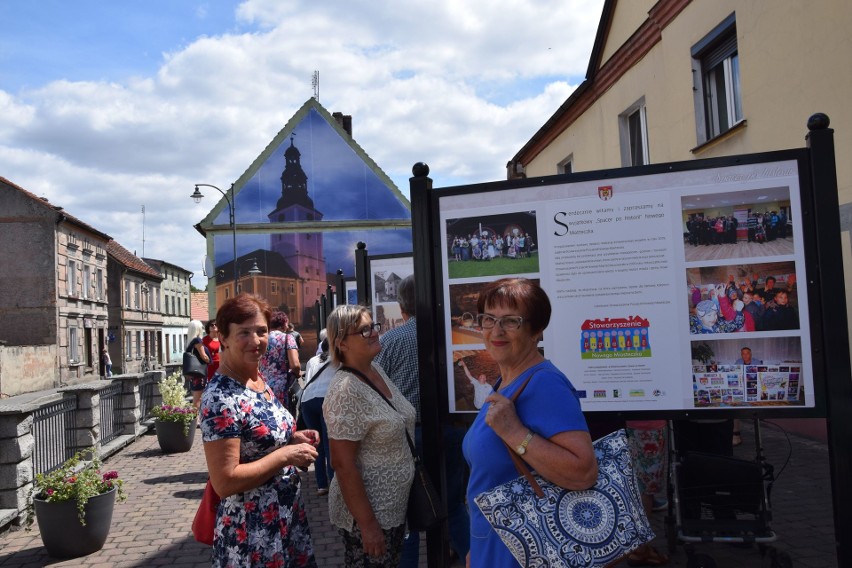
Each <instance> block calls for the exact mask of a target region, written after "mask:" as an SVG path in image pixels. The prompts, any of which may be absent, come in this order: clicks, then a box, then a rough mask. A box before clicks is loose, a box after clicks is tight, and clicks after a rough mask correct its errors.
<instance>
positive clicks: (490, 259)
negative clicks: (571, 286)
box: [445, 211, 539, 412]
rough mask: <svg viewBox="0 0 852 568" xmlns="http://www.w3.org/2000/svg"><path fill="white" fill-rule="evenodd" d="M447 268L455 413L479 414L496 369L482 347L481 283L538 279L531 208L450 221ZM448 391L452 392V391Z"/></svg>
mask: <svg viewBox="0 0 852 568" xmlns="http://www.w3.org/2000/svg"><path fill="white" fill-rule="evenodd" d="M445 228H446V241H447V242H446V253H445V254H446V259H447V262H446V270H445V273H446V274H447V276H448V278H449V281H450V283H449V306H448V307H449V313H450V321H449V322H448V325H447V329H448V330H450V337H449V338H448V339H449V340H450V343H451V345H452V361H451V362H448V364H449V363H451V364H452V369H453V386H454V391H455V392H454V401H451V404H452V403H453V402H454V404H455V411H456V412H477V411H478V410H479V409H480V408H481V407H482V405H483V404H484V402H485V398H486V397H487V396H488V395H489V394H491V392H492V390H493V385H494V383H495V382H496V381H497V379H498V376H499V374H500V371H499V369H498V367H497V364H496V363H495V362H494V360H493V359H492V358H491V357H490V356H489V355H488V353H487V352H486V351H485V345H484V343H483V339H482V329H481V328H480V327H479V324H478V318H477V316H478V315H479V311H478V309H477V300H478V299H479V291H480V290H481V289H482V287H483V285H485V284H487V283H490V282H493V281H495V280H498V279H500V278H504V277H512V276H519V277H521V276H522V277H525V278H530V279H532V280H535V281H536V282H538V278H537V275H538V273H539V254H538V252H539V251H538V245H537V243H538V225H537V222H536V213H535V211H518V212H514V213H503V214H497V215H482V216H477V217H465V218H457V219H448V220H446V223H445ZM451 394H452V393H451Z"/></svg>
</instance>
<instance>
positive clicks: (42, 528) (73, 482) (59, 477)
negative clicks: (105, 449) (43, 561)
mask: <svg viewBox="0 0 852 568" xmlns="http://www.w3.org/2000/svg"><path fill="white" fill-rule="evenodd" d="M86 455H88V457H91V460H90V461H87V462H84V461H83V457H84V456H86ZM122 483H123V482H122V480H121V479H119V478H118V472H116V471H102V470H101V461H100V460H99V459H98V457H97V456H96V455H94V449H89V450H83V451H80V452H77V454H75V455H74V456H73V457H72V458H70V459H69V460H67V461H66V462H65V463H63V464H62V466H60V467H59V468H58V469H55V470H53V471H51V472H49V473H39V474H38V475H36V479H35V483H34V484H33V488H32V490H31V492H30V510H29V511H28V514H27V524H31V523H32V521H33V511H34V512H35V518H36V520H37V521H38V528H39V532H40V534H41V540H42V542H43V543H44V547H45V548H46V549H47V553H48V554H50V555H51V556H53V557H57V558H75V557H78V556H85V555H87V554H91V553H93V552H96V551H98V550H100V549H101V548H103V546H104V543H105V542H106V539H107V536H108V535H109V529H110V525H111V523H112V511H113V507H114V506H115V501H116V498H117V499H118V500H119V501H123V500H124V499H125V498H126V496H125V494H124V489H123V487H122Z"/></svg>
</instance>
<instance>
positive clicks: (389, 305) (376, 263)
mask: <svg viewBox="0 0 852 568" xmlns="http://www.w3.org/2000/svg"><path fill="white" fill-rule="evenodd" d="M367 264H368V266H369V276H370V301H369V305H370V307H371V309H372V311H373V321H374V322H376V323H380V324H382V328H381V330H379V335H384V334H385V333H387V332H388V331H390V330H392V329H394V328H396V327H399V326H401V325H402V324H403V323H404V322H403V320H402V311H401V310H400V308H399V297H398V295H397V288H398V286H399V283H400V282H401V281H402V280H403V279H404V278H406V277H408V276H411V275H412V274H413V273H414V260H413V258H412V256H411V253H404V254H388V255H375V256H367Z"/></svg>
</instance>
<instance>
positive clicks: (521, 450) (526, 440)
mask: <svg viewBox="0 0 852 568" xmlns="http://www.w3.org/2000/svg"><path fill="white" fill-rule="evenodd" d="M534 435H535V434H534V433H533V431H532V430H529V431H527V437H526V438H524V441H523V442H521V445H520V446H518V447H517V448H515V453H516V454H518V455H519V456H522V455H524V454H525V453H527V446H528V445H529V443H530V440H532V438H533V436H534Z"/></svg>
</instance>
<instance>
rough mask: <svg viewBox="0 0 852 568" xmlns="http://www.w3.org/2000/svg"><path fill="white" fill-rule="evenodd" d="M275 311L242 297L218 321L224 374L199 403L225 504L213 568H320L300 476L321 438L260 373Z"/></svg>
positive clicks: (210, 463) (208, 451)
mask: <svg viewBox="0 0 852 568" xmlns="http://www.w3.org/2000/svg"><path fill="white" fill-rule="evenodd" d="M270 317H271V309H270V307H269V305H268V304H267V303H266V302H264V301H263V300H262V299H261V298H259V297H257V296H254V295H251V294H240V295H238V296H236V297H234V298H232V299H230V300H228V301H227V302H225V303H224V304H223V305H222V307H221V308H219V312H218V315H217V317H216V323H217V327H218V328H219V341H220V343H221V348H222V353H221V362H220V366H219V371H218V372H217V373H216V374H215V375H214V376H213V379H212V380H211V381H210V383H209V384H208V385H207V388H206V389H205V391H204V395H203V397H202V401H201V432H202V436H203V440H204V454H205V456H206V458H207V469H208V470H209V472H210V482H211V483H212V484H213V489H215V490H216V493H218V494H219V495H220V496H221V498H222V502H221V503H220V505H219V508H218V510H217V513H216V529H215V530H214V533H213V566H214V567H217V568H219V567H221V568H224V567H238V566H239V567H243V566H249V567H255V566H257V567H261V566H264V567H265V566H277V567H281V568H290V567H297V566H307V567H316V561H315V560H314V554H313V546H312V544H311V535H310V530H309V528H308V519H307V516H306V514H305V507H304V504H303V502H302V496H301V491H300V484H301V480H300V477H299V472H298V470H297V468H307V467H308V466H309V465H311V464H312V463H313V462H314V460H316V457H317V451H316V448H315V447H316V445H317V444H318V443H319V434H318V433H317V431H316V430H300V431H299V432H296V431H295V429H296V427H295V421H294V419H293V416H292V415H291V414H290V413H289V412H288V411H287V409H286V408H284V407H283V406H282V405H281V404H280V403H279V402H278V400H277V399H276V398H275V397H274V396H273V394H272V389H270V388H269V385H267V384H266V383H265V381H264V380H263V378H262V377H261V376H260V375H259V373H258V363H259V361H260V358H261V356H262V355H263V353H265V351H266V345H267V334H268V325H269V323H268V322H269V318H270Z"/></svg>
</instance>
